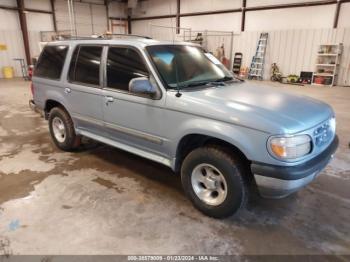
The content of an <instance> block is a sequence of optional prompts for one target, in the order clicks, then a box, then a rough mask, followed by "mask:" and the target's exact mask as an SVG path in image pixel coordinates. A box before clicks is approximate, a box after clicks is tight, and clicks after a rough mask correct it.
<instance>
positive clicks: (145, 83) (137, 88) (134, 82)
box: [129, 77, 157, 96]
mask: <svg viewBox="0 0 350 262" xmlns="http://www.w3.org/2000/svg"><path fill="white" fill-rule="evenodd" d="M129 92H131V93H135V94H145V95H150V96H154V95H156V94H157V89H156V87H154V86H153V85H152V83H151V82H150V81H149V79H148V78H146V77H137V78H134V79H131V81H130V82H129Z"/></svg>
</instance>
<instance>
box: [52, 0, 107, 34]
mask: <svg viewBox="0 0 350 262" xmlns="http://www.w3.org/2000/svg"><path fill="white" fill-rule="evenodd" d="M98 3H99V4H98ZM55 12H56V19H57V28H58V30H70V24H69V15H68V5H67V1H64V0H60V1H56V2H55ZM74 12H75V21H76V29H77V35H79V36H90V35H92V34H102V33H105V32H106V30H107V14H106V7H105V6H104V5H103V1H94V2H91V3H86V2H81V3H80V2H74Z"/></svg>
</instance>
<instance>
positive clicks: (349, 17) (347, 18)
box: [338, 3, 350, 28]
mask: <svg viewBox="0 0 350 262" xmlns="http://www.w3.org/2000/svg"><path fill="white" fill-rule="evenodd" d="M338 27H339V28H341V27H350V3H343V4H342V5H341V9H340V13H339V20H338Z"/></svg>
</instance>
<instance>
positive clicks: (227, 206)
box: [181, 146, 248, 218]
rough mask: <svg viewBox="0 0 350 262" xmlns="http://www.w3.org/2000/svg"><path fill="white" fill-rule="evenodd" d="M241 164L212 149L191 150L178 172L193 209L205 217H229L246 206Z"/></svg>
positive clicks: (219, 149)
mask: <svg viewBox="0 0 350 262" xmlns="http://www.w3.org/2000/svg"><path fill="white" fill-rule="evenodd" d="M243 170H244V169H243V167H242V166H241V160H240V159H239V158H238V157H235V156H234V155H233V154H231V153H228V152H226V150H224V149H221V148H217V147H214V146H209V147H202V148H198V149H195V150H193V151H192V152H191V153H189V154H188V155H187V157H186V158H185V160H184V162H183V165H182V168H181V181H182V186H183V188H184V191H185V193H186V194H187V196H188V197H189V199H190V200H191V201H192V203H193V205H194V206H195V207H196V208H197V209H198V210H200V211H201V212H202V213H204V214H205V215H207V216H210V217H214V218H225V217H229V216H231V215H233V214H235V213H236V212H238V210H239V209H240V208H241V207H243V206H244V205H245V203H246V202H247V196H248V191H247V187H246V184H245V181H244V180H243V172H244V171H243Z"/></svg>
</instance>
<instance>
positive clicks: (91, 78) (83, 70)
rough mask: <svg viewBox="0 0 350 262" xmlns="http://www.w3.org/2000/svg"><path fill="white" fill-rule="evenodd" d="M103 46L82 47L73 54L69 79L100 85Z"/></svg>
mask: <svg viewBox="0 0 350 262" xmlns="http://www.w3.org/2000/svg"><path fill="white" fill-rule="evenodd" d="M101 54H102V46H80V47H77V48H76V49H75V51H74V53H73V56H72V60H71V63H70V68H69V74H68V79H69V80H70V81H72V82H79V83H85V84H89V85H99V83H100V63H101Z"/></svg>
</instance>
